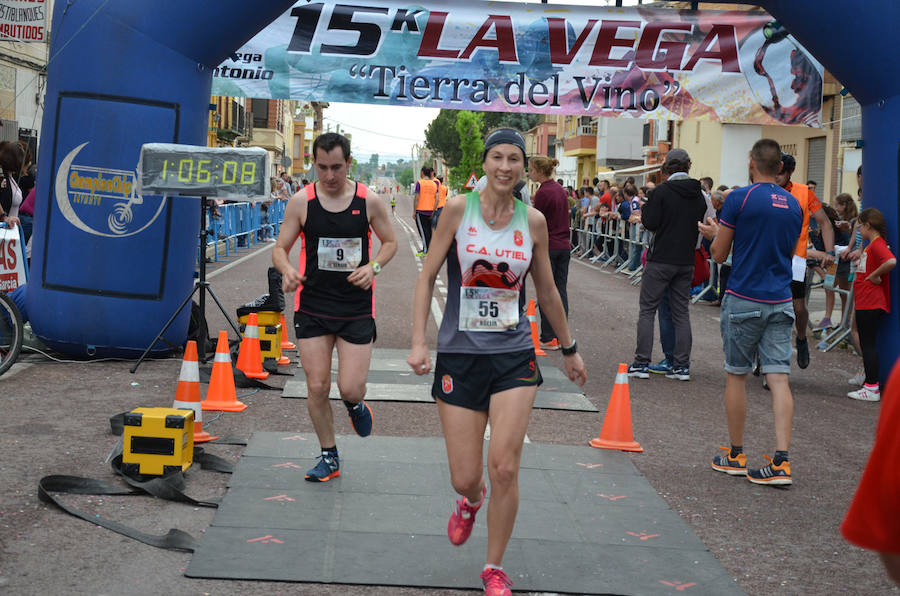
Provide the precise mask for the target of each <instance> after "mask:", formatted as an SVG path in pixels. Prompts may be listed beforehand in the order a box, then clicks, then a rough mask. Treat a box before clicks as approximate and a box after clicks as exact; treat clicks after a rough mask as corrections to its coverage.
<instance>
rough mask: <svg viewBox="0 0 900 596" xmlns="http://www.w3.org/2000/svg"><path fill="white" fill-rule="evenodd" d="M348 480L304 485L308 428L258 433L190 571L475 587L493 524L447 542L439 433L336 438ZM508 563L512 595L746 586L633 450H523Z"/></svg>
mask: <svg viewBox="0 0 900 596" xmlns="http://www.w3.org/2000/svg"><path fill="white" fill-rule="evenodd" d="M338 446H339V448H340V450H341V477H340V478H336V479H334V480H332V481H330V482H327V483H324V484H313V483H309V482H306V481H305V480H304V479H303V477H304V474H305V472H306V470H307V469H308V468H310V467H312V465H313V464H314V461H315V456H316V455H317V452H318V444H317V442H316V441H315V436H314V435H305V434H286V433H256V434H254V435H253V437H252V438H251V440H250V444H249V445H248V446H247V449H246V450H245V452H244V455H243V456H242V458H241V459H240V461H239V463H238V465H237V468H236V470H235V473H234V475H233V477H232V479H231V482H230V484H229V489H228V493H227V494H226V496H225V498H224V500H223V502H222V505H221V506H220V508H219V509H218V510H217V512H216V515H215V518H214V519H213V523H212V526H211V527H210V528H209V529H208V530H207V532H206V533H205V535H204V537H203V539H202V541H201V545H200V547H199V548H198V550H197V551H196V552H195V553H194V556H193V558H192V560H191V563H190V565H189V567H188V569H187V571H186V575H188V576H189V577H203V578H222V579H253V580H281V581H298V582H324V583H344V584H364V585H386V586H421V587H434V588H476V589H477V588H480V580H479V579H478V574H479V573H480V571H481V568H482V566H483V564H484V556H485V552H486V542H487V532H486V525H485V516H484V513H482V514H481V515H480V516H479V517H478V519H477V521H476V523H475V529H474V531H473V533H472V537H471V538H470V539H469V541H468V542H467V543H466V544H465V545H464V546H462V547H459V548H457V547H454V546H452V545H451V544H450V542H449V541H448V540H447V537H446V528H447V517H448V515H449V513H450V510H451V507H452V505H453V502H454V499H455V498H456V495H455V494H454V493H453V491H452V489H451V487H450V482H449V474H448V471H447V462H446V453H445V450H444V442H443V439H439V438H434V439H421V438H419V439H412V438H396V437H370V438H367V439H360V438H359V437H355V436H354V437H344V436H341V437H338ZM519 484H520V495H521V504H520V507H519V514H518V519H517V522H516V528H515V530H514V532H513V536H512V539H511V540H510V543H509V548H508V550H507V554H506V558H505V559H504V567H505V569H506V571H507V573H508V574H509V577H510V579H511V580H512V581H513V582H514V583H515V586H514V589H515V590H516V591H517V592H518V591H523V592H528V591H545V592H557V593H575V594H673V593H676V592H685V593H689V594H715V595H727V594H740V593H742V592H741V591H740V589H739V588H738V587H737V586H736V584H735V582H734V581H733V580H732V578H731V577H729V576H728V574H727V573H726V572H725V570H724V569H723V568H722V566H721V565H720V564H719V563H718V561H717V560H716V559H715V558H714V557H713V556H712V555H711V554H710V553H709V551H707V550H706V548H705V547H704V545H703V544H702V543H701V542H700V541H699V540H698V539H697V538H696V537H695V536H694V534H693V533H692V532H691V531H690V529H689V528H688V527H687V525H685V524H684V522H683V521H682V520H681V519H680V518H679V516H678V515H677V514H675V513H674V512H673V511H671V510H670V509H668V507H666V505H665V502H664V501H663V500H662V499H661V498H660V497H659V496H658V495H657V494H656V491H654V490H653V488H652V487H651V486H650V485H649V484H648V483H647V481H646V480H645V479H644V478H643V476H641V475H640V474H639V473H638V472H637V470H636V469H635V468H634V466H633V465H632V463H631V461H630V460H629V456H628V455H625V454H623V453H619V452H611V451H606V450H597V449H592V448H590V447H569V446H560V445H536V444H526V445H525V446H524V450H523V456H522V470H521V473H520V483H519Z"/></svg>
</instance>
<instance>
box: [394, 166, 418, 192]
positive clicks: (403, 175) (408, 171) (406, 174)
mask: <svg viewBox="0 0 900 596" xmlns="http://www.w3.org/2000/svg"><path fill="white" fill-rule="evenodd" d="M413 180H415V174H413V170H412V168H405V169H403V170H400V173H399V174H397V184H399V185H400V187H401V188H407V189H408V188H409V186H410V185H411V184H412V183H413Z"/></svg>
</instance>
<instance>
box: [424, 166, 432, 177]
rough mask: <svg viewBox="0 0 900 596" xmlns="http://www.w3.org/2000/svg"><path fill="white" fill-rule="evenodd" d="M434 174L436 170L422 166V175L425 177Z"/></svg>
mask: <svg viewBox="0 0 900 596" xmlns="http://www.w3.org/2000/svg"><path fill="white" fill-rule="evenodd" d="M432 174H434V168H432V167H431V166H422V175H423V176H431V175H432Z"/></svg>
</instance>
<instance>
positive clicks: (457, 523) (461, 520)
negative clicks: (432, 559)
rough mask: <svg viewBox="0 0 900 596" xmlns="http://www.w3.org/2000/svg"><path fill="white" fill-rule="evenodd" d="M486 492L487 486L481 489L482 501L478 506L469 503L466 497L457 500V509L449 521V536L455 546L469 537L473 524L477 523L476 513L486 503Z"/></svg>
mask: <svg viewBox="0 0 900 596" xmlns="http://www.w3.org/2000/svg"><path fill="white" fill-rule="evenodd" d="M485 494H487V487H486V486H485V487H484V488H483V489H481V503H480V504H479V505H478V507H473V506H471V505H469V501H468V499H466V498H465V497H463V498H462V499H458V500H457V501H456V511H455V512H454V513H452V514H450V521H448V522H447V537H448V538H449V539H450V543H451V544H453V546H461V545H462V544H463V543H465V541H466V540H468V539H469V535H470V534H471V533H472V526H473V525H475V514H476V513H478V510H479V509H481V506H482V505H484V495H485Z"/></svg>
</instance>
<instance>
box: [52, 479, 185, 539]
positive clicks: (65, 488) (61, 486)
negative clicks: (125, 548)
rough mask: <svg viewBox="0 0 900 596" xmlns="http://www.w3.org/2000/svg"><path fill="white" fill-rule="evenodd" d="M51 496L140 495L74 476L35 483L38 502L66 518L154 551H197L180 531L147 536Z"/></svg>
mask: <svg viewBox="0 0 900 596" xmlns="http://www.w3.org/2000/svg"><path fill="white" fill-rule="evenodd" d="M51 493H74V494H81V495H137V494H142V491H139V490H129V489H123V488H121V487H118V486H113V485H111V484H106V483H104V482H100V481H98V480H93V479H91V478H78V477H77V476H61V475H54V476H44V477H43V478H41V480H40V481H39V482H38V498H39V499H40V500H41V501H43V502H45V503H49V504H51V505H56V506H57V507H59V508H60V509H62V510H63V511H65V512H66V513H68V514H69V515H74V516H75V517H77V518H80V519H83V520H84V521H87V522H90V523H92V524H95V525H98V526H101V527H103V528H106V529H107V530H112V531H113V532H116V533H118V534H122V535H123V536H128V537H129V538H133V539H135V540H138V541H140V542H143V543H144V544H149V545H150V546H155V547H157V548H165V549H168V550H180V551H187V552H194V550H195V549H196V547H197V541H196V540H195V539H194V537H193V536H191V535H190V534H188V533H187V532H184V531H182V530H178V529H176V528H172V529H171V530H169V531H168V532H167V533H166V534H164V535H162V536H156V535H153V534H146V533H144V532H141V531H139V530H135V529H134V528H131V527H129V526H126V525H124V524H120V523H119V522H116V521H113V520H111V519H106V518H103V517H95V516H93V515H90V514H88V513H84V512H83V511H79V510H78V509H75V508H74V507H69V506H68V505H66V504H64V503H62V502H60V501H58V500H57V499H56V497H54V496H53V495H52V494H51Z"/></svg>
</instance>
